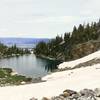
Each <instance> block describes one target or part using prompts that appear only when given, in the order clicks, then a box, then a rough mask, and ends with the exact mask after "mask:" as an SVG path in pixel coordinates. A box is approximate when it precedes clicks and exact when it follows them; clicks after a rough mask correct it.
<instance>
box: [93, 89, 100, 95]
mask: <svg viewBox="0 0 100 100" xmlns="http://www.w3.org/2000/svg"><path fill="white" fill-rule="evenodd" d="M94 92H95V94H96V96H97V97H100V88H96V89H95V90H94Z"/></svg>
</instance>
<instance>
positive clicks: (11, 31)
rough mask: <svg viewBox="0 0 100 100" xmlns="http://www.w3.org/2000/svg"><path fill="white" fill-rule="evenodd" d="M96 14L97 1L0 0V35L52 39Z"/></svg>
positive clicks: (99, 7) (99, 8) (99, 5)
mask: <svg viewBox="0 0 100 100" xmlns="http://www.w3.org/2000/svg"><path fill="white" fill-rule="evenodd" d="M99 17H100V0H0V37H31V38H32V37H33V38H34V37H38V38H46V37H48V38H52V37H55V36H56V35H57V34H63V33H65V32H69V31H72V28H73V26H74V25H78V24H80V23H86V22H91V21H97V20H98V19H99Z"/></svg>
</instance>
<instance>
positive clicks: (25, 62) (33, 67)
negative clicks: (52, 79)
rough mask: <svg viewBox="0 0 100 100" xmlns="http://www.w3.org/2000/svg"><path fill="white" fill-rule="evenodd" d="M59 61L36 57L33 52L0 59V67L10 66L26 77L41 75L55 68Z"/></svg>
mask: <svg viewBox="0 0 100 100" xmlns="http://www.w3.org/2000/svg"><path fill="white" fill-rule="evenodd" d="M59 63H60V62H59V61H52V60H47V59H43V58H38V57H36V56H35V55H34V54H31V55H23V56H19V57H11V58H5V59H0V67H7V68H12V69H13V70H15V71H16V72H18V74H21V75H25V76H28V77H33V78H36V77H43V76H45V75H47V74H48V72H52V71H54V70H55V69H57V65H58V64H59Z"/></svg>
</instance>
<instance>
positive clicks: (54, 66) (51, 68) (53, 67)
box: [45, 60, 61, 72]
mask: <svg viewBox="0 0 100 100" xmlns="http://www.w3.org/2000/svg"><path fill="white" fill-rule="evenodd" d="M60 63H61V62H60V61H57V60H55V61H53V60H49V61H48V62H47V64H46V66H45V70H46V71H48V72H53V71H54V70H56V69H57V65H59V64H60Z"/></svg>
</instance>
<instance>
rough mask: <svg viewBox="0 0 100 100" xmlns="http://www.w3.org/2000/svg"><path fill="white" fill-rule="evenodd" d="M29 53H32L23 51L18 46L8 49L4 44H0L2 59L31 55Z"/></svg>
mask: <svg viewBox="0 0 100 100" xmlns="http://www.w3.org/2000/svg"><path fill="white" fill-rule="evenodd" d="M29 53H30V51H28V49H25V50H23V49H20V48H17V47H16V45H14V46H12V47H7V46H5V45H4V44H2V43H0V58H5V57H12V56H19V55H23V54H29Z"/></svg>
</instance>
